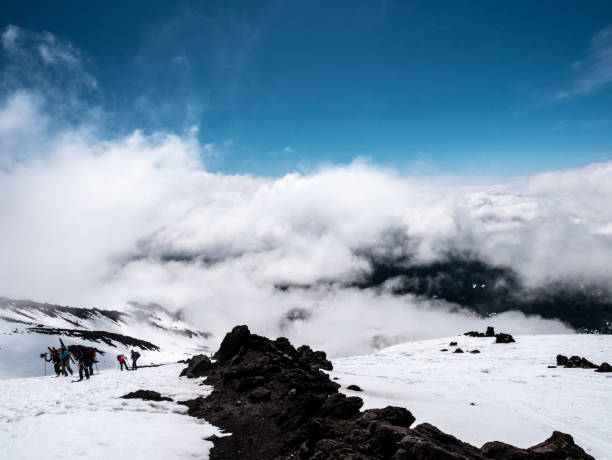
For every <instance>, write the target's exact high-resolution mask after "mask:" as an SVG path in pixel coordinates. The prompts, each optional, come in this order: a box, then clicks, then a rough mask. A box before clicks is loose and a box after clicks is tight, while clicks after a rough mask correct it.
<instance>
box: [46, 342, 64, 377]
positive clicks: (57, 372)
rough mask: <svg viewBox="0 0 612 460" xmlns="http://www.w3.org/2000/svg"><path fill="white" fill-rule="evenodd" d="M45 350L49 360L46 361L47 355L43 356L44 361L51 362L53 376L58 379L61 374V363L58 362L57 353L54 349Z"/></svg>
mask: <svg viewBox="0 0 612 460" xmlns="http://www.w3.org/2000/svg"><path fill="white" fill-rule="evenodd" d="M47 348H48V349H49V358H48V359H47V355H46V354H45V361H47V362H53V370H54V371H55V375H57V376H58V377H59V376H60V374H61V373H62V363H61V361H60V357H59V353H58V351H57V350H56V349H55V347H47Z"/></svg>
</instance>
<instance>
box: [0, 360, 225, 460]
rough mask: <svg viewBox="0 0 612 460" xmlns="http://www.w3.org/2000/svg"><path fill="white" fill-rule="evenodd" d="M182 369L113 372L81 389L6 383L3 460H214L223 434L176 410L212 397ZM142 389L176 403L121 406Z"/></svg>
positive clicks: (48, 382) (61, 383)
mask: <svg viewBox="0 0 612 460" xmlns="http://www.w3.org/2000/svg"><path fill="white" fill-rule="evenodd" d="M183 367H184V365H180V364H172V365H167V366H162V367H156V368H149V369H147V368H145V369H139V370H138V371H130V372H127V371H124V372H119V371H118V370H106V371H104V372H102V373H101V374H99V375H95V376H94V377H92V378H91V379H90V380H84V381H82V382H78V383H70V381H71V380H72V379H71V378H70V377H68V378H64V377H59V378H56V377H38V378H26V379H7V380H2V381H1V390H0V391H1V393H2V398H0V458H1V459H7V460H8V459H17V458H18V459H20V460H29V459H32V460H34V459H36V460H40V459H42V458H53V459H76V458H87V459H89V460H91V459H100V460H103V459H104V460H107V459H113V460H123V459H125V460H128V459H130V460H137V459H143V460H145V459H147V460H150V459H152V460H154V459H168V458H179V459H180V458H194V457H197V458H208V452H209V450H210V449H211V448H212V442H210V441H205V440H204V439H205V438H207V437H208V436H210V435H212V434H217V435H220V434H221V433H220V432H219V430H218V429H217V428H215V427H213V426H212V425H210V424H209V423H206V422H203V421H200V420H197V419H195V418H193V417H188V416H186V415H185V413H186V410H187V409H186V407H185V406H181V405H178V404H176V401H179V400H185V399H191V398H194V397H196V396H200V395H206V394H207V391H209V390H208V389H207V387H205V386H200V383H201V382H202V380H201V379H194V380H191V379H184V378H183V379H179V377H178V375H179V373H180V371H181V369H182V368H183ZM77 378H78V377H77ZM139 389H146V390H154V391H158V392H159V393H161V394H162V396H169V397H171V398H173V399H174V400H175V402H167V401H162V402H152V401H142V400H139V399H127V400H126V399H119V397H120V396H123V395H124V394H126V393H129V392H131V391H135V390H139Z"/></svg>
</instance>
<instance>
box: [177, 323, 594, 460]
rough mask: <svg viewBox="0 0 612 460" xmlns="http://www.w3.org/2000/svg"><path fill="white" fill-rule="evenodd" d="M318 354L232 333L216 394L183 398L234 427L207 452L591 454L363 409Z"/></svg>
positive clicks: (223, 455) (319, 457)
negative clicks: (526, 445) (480, 442)
mask: <svg viewBox="0 0 612 460" xmlns="http://www.w3.org/2000/svg"><path fill="white" fill-rule="evenodd" d="M300 350H302V351H300ZM460 350H461V349H457V351H456V352H459V353H461V352H462V351H460ZM317 353H318V352H313V351H312V350H310V351H307V350H305V349H302V347H300V348H299V349H297V350H296V349H295V348H294V347H293V346H292V345H291V344H290V343H289V341H288V340H287V339H285V338H279V339H276V340H269V339H267V338H264V337H260V336H257V335H254V334H251V333H250V332H249V330H248V328H247V327H246V326H239V327H236V328H234V329H233V330H232V332H230V333H229V334H227V335H226V336H225V338H224V340H223V343H222V344H221V347H220V349H219V351H218V352H217V353H216V354H215V357H216V359H217V361H216V362H213V363H212V364H211V366H210V369H209V370H208V373H207V380H206V384H207V385H210V386H212V388H213V391H212V393H211V394H210V395H209V396H208V397H206V398H204V397H201V396H200V397H198V398H195V399H192V400H189V401H183V402H181V404H184V405H186V406H187V407H188V413H189V414H190V415H192V416H195V417H198V418H204V419H206V420H207V421H209V422H210V423H212V424H213V425H215V426H217V427H219V428H221V429H222V430H224V431H225V432H228V433H232V434H231V435H230V436H223V437H221V438H212V437H211V438H209V439H210V440H212V441H213V442H214V448H213V449H212V450H211V451H210V459H211V460H216V459H229V460H234V459H236V460H237V459H244V458H257V459H262V460H267V459H280V458H295V459H313V460H326V459H337V458H350V459H353V460H357V459H363V460H366V459H408V458H414V459H423V460H425V459H457V460H459V459H468V458H469V459H480V460H485V459H486V458H492V457H493V458H499V459H501V460H511V459H514V458H526V459H533V460H536V459H539V458H564V459H565V458H572V459H591V458H592V457H590V456H588V455H587V454H586V453H584V451H582V449H580V448H579V447H578V446H576V445H575V444H574V443H573V440H572V438H571V436H568V435H563V434H561V433H559V434H558V436H557V434H556V433H555V434H554V435H553V437H552V438H550V439H549V440H547V441H545V442H544V443H542V444H539V445H538V446H534V447H533V448H530V449H533V451H532V450H530V449H518V448H515V447H512V446H509V445H506V444H503V443H489V448H490V449H491V452H494V454H495V452H496V451H495V449H498V450H499V451H500V452H502V454H503V455H493V456H492V455H487V454H486V452H485V451H484V450H481V449H479V448H477V447H475V446H472V445H470V444H467V443H464V442H462V441H460V440H458V439H457V438H455V437H453V436H450V435H448V434H445V433H443V432H441V431H440V430H438V429H437V428H436V427H434V426H432V425H429V424H426V423H424V424H421V425H418V426H416V427H414V428H411V426H412V424H413V423H414V422H415V418H414V416H413V415H412V414H411V413H410V412H409V411H408V410H407V409H405V408H402V407H392V406H389V407H385V408H382V409H369V410H366V411H364V412H361V411H360V410H361V407H362V405H363V401H362V400H361V398H358V397H349V396H346V395H344V394H342V393H340V392H338V389H339V388H340V385H338V384H337V383H335V382H333V381H332V380H331V379H330V377H329V375H328V374H326V373H325V372H323V371H321V363H323V364H325V365H326V366H327V364H326V363H325V362H324V361H322V359H321V357H322V356H324V355H321V354H318V355H317ZM313 356H319V358H316V359H313ZM325 360H326V359H325ZM190 364H191V363H190ZM329 367H331V363H330V364H329ZM347 388H351V387H347ZM553 438H554V439H553Z"/></svg>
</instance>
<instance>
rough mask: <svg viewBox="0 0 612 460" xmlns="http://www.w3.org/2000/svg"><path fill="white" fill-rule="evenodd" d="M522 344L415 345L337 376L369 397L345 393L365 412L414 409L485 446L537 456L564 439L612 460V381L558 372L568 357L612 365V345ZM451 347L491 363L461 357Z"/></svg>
mask: <svg viewBox="0 0 612 460" xmlns="http://www.w3.org/2000/svg"><path fill="white" fill-rule="evenodd" d="M515 338H516V340H517V341H516V343H511V344H494V343H493V342H494V339H491V338H472V337H465V336H458V337H448V338H444V339H434V340H425V341H420V342H412V343H406V344H402V345H397V346H394V347H390V348H387V349H384V350H381V351H380V352H378V353H375V354H372V355H367V356H354V357H348V358H341V359H336V360H334V361H333V364H334V371H333V372H332V375H333V377H337V378H338V383H340V384H342V385H343V387H344V388H346V386H348V385H351V384H356V385H358V386H360V387H361V388H362V389H363V390H364V391H363V392H352V391H349V390H345V392H346V393H347V394H350V395H356V396H360V397H362V398H363V399H364V402H365V405H364V408H365V409H367V408H372V407H384V406H386V405H395V406H404V407H406V408H408V409H409V410H410V411H411V412H412V413H413V415H414V416H415V417H416V418H417V423H421V422H429V423H432V424H434V425H435V426H437V427H438V428H440V429H441V430H443V431H445V432H447V433H450V434H453V435H455V436H457V437H459V438H460V439H462V440H464V441H467V442H469V443H471V444H474V445H477V446H481V445H482V444H483V443H485V442H486V441H491V440H499V441H504V442H508V443H510V444H514V445H517V446H519V447H528V446H530V445H534V444H536V443H538V442H540V441H542V440H543V439H546V438H547V437H548V436H550V434H551V433H552V431H553V430H560V431H563V432H566V433H570V434H571V435H572V436H574V439H575V440H576V442H577V444H579V445H580V446H581V447H583V448H584V449H585V450H586V451H587V452H588V453H590V454H591V455H593V456H594V457H595V458H597V459H612V397H611V396H612V373H608V374H606V373H596V372H594V371H593V370H587V369H565V368H553V369H550V368H548V366H549V365H555V364H556V362H555V357H556V355H557V354H559V353H560V354H564V355H567V356H571V355H580V356H584V357H586V358H587V359H589V360H591V361H593V362H595V363H597V364H599V363H601V362H602V361H607V362H609V363H612V336H610V335H536V336H527V335H525V336H517V337H515ZM450 341H457V342H458V344H459V347H460V348H462V349H463V351H468V350H474V349H478V350H480V352H481V353H479V354H471V353H463V354H459V353H452V351H453V350H454V349H455V348H456V347H451V346H449V343H450ZM443 348H447V349H449V351H447V352H441V351H440V350H441V349H443ZM472 403H474V405H471V404H472Z"/></svg>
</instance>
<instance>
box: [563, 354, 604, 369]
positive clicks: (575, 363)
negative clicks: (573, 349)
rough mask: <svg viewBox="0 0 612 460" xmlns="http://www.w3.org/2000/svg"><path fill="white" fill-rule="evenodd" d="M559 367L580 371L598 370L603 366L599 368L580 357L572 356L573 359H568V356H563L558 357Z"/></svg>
mask: <svg viewBox="0 0 612 460" xmlns="http://www.w3.org/2000/svg"><path fill="white" fill-rule="evenodd" d="M603 364H606V363H603ZM603 364H602V365H603ZM557 366H563V367H567V368H579V369H598V368H599V367H601V366H597V365H596V364H593V363H592V362H591V361H589V360H588V359H586V358H582V357H580V356H572V357H571V358H568V357H567V356H563V355H557ZM600 372H602V371H600ZM603 372H605V371H603Z"/></svg>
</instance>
